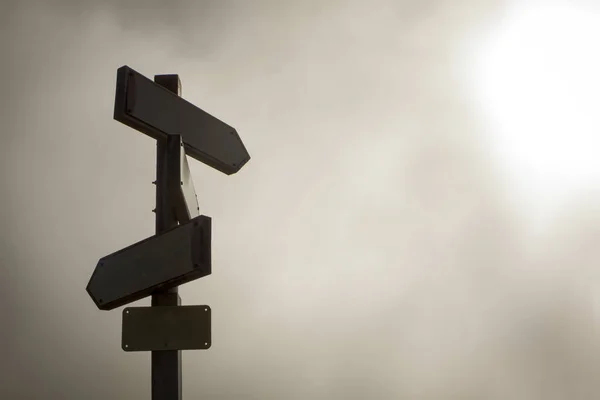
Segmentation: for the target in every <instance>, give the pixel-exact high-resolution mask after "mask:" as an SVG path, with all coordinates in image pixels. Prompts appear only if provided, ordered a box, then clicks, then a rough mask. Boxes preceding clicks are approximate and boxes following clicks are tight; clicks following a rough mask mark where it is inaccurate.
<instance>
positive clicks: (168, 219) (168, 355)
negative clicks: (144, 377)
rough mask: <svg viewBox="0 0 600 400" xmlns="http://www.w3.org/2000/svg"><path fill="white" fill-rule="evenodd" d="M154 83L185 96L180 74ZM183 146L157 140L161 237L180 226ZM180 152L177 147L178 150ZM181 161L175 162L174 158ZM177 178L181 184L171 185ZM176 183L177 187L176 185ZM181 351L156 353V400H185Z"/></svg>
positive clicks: (172, 300)
mask: <svg viewBox="0 0 600 400" xmlns="http://www.w3.org/2000/svg"><path fill="white" fill-rule="evenodd" d="M154 82H156V83H157V84H159V85H161V86H163V87H164V88H166V89H168V90H170V91H172V92H174V93H176V94H177V95H179V96H180V95H181V82H180V81H179V76H177V75H156V76H155V77H154ZM175 139H176V140H177V143H176V146H177V147H179V146H180V143H179V140H180V139H179V136H174V137H171V138H169V139H167V140H157V145H156V234H160V233H162V232H164V231H166V230H168V229H171V228H173V227H176V226H177V225H178V222H177V218H176V216H175V205H174V204H173V200H172V199H173V196H171V195H170V193H169V191H170V189H172V188H173V187H177V186H178V185H179V178H177V177H178V175H179V174H177V171H173V170H172V168H175V166H178V165H179V152H177V151H172V149H173V147H174V145H175V143H174V141H175ZM175 149H176V150H178V149H177V148H175ZM174 157H176V158H177V159H176V160H174V159H173V158H174ZM173 179H177V180H178V182H176V183H174V182H171V181H172V180H173ZM174 184H175V185H174ZM179 305H181V298H180V297H179V294H178V288H177V287H175V288H172V289H169V290H167V291H164V292H160V293H156V294H153V295H152V306H153V307H155V306H156V307H159V306H179ZM181 399H182V394H181V351H179V350H168V351H153V352H152V400H181Z"/></svg>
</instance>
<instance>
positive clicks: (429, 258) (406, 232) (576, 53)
mask: <svg viewBox="0 0 600 400" xmlns="http://www.w3.org/2000/svg"><path fill="white" fill-rule="evenodd" d="M0 22H1V24H2V25H1V30H0V50H1V58H0V66H1V71H0V72H1V74H0V79H1V84H2V91H1V95H0V101H1V106H0V118H1V121H2V142H1V144H0V151H1V153H0V157H1V158H0V160H1V163H2V165H1V170H0V171H1V174H2V175H1V181H0V183H1V186H0V188H1V193H2V207H1V208H0V218H1V219H0V227H1V228H2V240H1V241H0V246H1V248H0V266H1V268H2V278H1V279H0V296H1V297H0V299H1V302H0V304H1V308H0V310H1V313H2V314H1V319H0V321H1V322H0V335H1V336H0V339H1V340H2V350H1V354H2V356H1V357H0V360H1V361H0V362H1V366H0V368H1V369H2V371H3V373H2V374H1V375H0V377H1V378H0V379H1V381H0V385H1V386H0V387H1V395H0V397H2V398H6V399H90V400H94V399H98V400H100V399H149V398H150V355H149V354H143V353H125V352H123V351H122V350H121V348H120V335H121V313H120V309H119V310H115V311H112V312H102V311H98V310H97V309H96V308H95V306H94V304H93V302H92V301H91V299H90V298H89V297H88V295H87V293H86V292H85V286H86V284H87V281H88V279H89V277H90V275H91V273H92V271H93V269H94V267H95V265H96V262H97V260H98V259H99V258H100V257H102V256H104V255H106V254H109V253H111V252H113V251H116V250H118V249H120V248H123V247H125V246H127V245H129V244H132V243H134V242H136V241H138V240H141V239H143V238H145V237H148V236H150V235H152V234H153V229H154V214H152V213H151V210H152V208H154V192H153V191H154V186H153V185H151V181H152V180H153V179H154V172H155V169H154V166H155V164H154V163H155V158H154V157H155V155H154V151H155V143H154V141H153V140H151V139H149V138H148V137H146V136H144V135H142V134H140V133H138V132H136V131H134V130H132V129H130V128H128V127H126V126H124V125H122V124H120V123H118V122H116V121H114V120H113V119H112V109H113V101H114V90H115V77H116V70H117V68H118V67H120V66H122V65H129V66H131V67H132V68H134V69H136V70H138V71H139V72H141V73H142V74H144V75H146V76H148V77H152V76H153V75H154V74H161V73H178V74H180V76H181V79H182V82H183V96H184V97H185V98H186V99H188V100H190V101H191V102H193V103H195V104H197V105H198V106H200V107H202V108H203V109H205V110H207V111H208V112H210V113H212V114H213V115H215V116H217V117H218V118H220V119H223V120H224V121H226V122H227V123H229V124H231V125H233V126H234V127H236V128H237V130H238V132H239V133H240V135H241V137H242V138H243V140H244V142H245V144H246V146H247V148H248V150H249V152H250V154H251V155H252V160H251V161H250V162H249V163H248V164H247V165H246V166H245V167H244V168H243V169H242V171H240V172H239V173H238V174H236V175H233V176H226V175H223V174H221V173H219V172H217V171H213V170H210V169H209V168H208V167H205V166H204V165H201V164H199V163H196V162H193V163H191V168H192V172H193V175H194V179H195V185H196V188H197V190H198V198H199V202H200V207H201V211H202V213H204V214H205V215H209V216H211V217H212V218H213V274H212V275H211V276H209V277H207V278H204V279H201V280H199V281H196V282H193V283H190V284H188V285H185V286H183V287H182V288H181V295H182V298H183V302H184V304H208V305H210V306H211V307H212V309H213V345H212V348H211V349H210V350H209V351H198V352H185V353H184V354H183V368H184V370H183V382H184V383H183V385H184V398H185V399H261V400H262V399H290V400H292V399H419V400H429V399H432V400H433V399H435V400H445V399H456V400H467V399H477V400H480V399H490V400H495V399H511V400H512V399H515V400H520V399H523V400H533V399H543V400H553V399H563V400H566V399H568V400H576V399H581V400H587V399H590V400H592V399H598V398H600V380H599V379H598V376H599V372H600V335H599V333H600V332H599V327H600V309H599V307H600V297H599V295H598V293H600V291H599V289H600V288H599V287H598V286H599V284H600V264H599V262H600V250H599V248H600V246H599V244H600V242H599V240H600V207H599V206H600V196H599V194H598V193H599V189H600V162H598V157H597V155H598V150H599V149H600V142H599V139H598V138H599V132H600V121H599V119H600V117H599V115H600V114H599V113H598V110H600V100H599V96H600V95H599V94H600V78H599V77H598V71H599V70H600V57H599V56H598V51H597V49H598V47H597V42H598V39H599V38H600V29H599V28H598V27H599V26H600V6H599V5H598V4H597V3H596V2H594V1H583V0H581V1H575V0H572V1H567V0H564V1H560V0H555V1H554V0H551V1H543V2H539V1H538V2H536V1H513V2H508V1H501V0H485V1H483V0H455V1H442V0H419V1H417V0H413V1H373V2H364V1H296V2H291V1H290V2H288V1H271V2H267V1H253V2H250V1H237V2H230V1H210V2H209V1H186V2H183V1H168V2H167V1H164V2H160V1H91V0H90V1H79V2H75V1H50V0H48V1H41V0H40V1H26V0H20V1H12V2H11V1H9V2H6V1H4V2H3V3H2V5H1V6H0ZM140 304H148V301H147V300H144V301H142V302H140Z"/></svg>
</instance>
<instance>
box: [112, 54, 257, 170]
mask: <svg viewBox="0 0 600 400" xmlns="http://www.w3.org/2000/svg"><path fill="white" fill-rule="evenodd" d="M114 118H115V119H116V120H117V121H120V122H122V123H124V124H126V125H128V126H130V127H132V128H134V129H137V130H139V131H140V132H143V133H145V134H146V135H148V136H151V137H153V138H155V139H159V140H160V139H164V138H166V137H167V136H168V135H181V137H182V139H183V143H184V146H185V150H186V153H187V154H188V155H189V156H190V157H192V158H195V159H196V160H198V161H200V162H202V163H204V164H206V165H209V166H211V167H213V168H215V169H217V170H219V171H221V172H223V173H225V174H227V175H231V174H234V173H236V172H238V171H239V170H240V169H241V168H242V167H243V166H244V164H246V163H247V162H248V160H250V155H249V154H248V151H247V150H246V147H245V146H244V143H242V140H241V139H240V137H239V135H238V134H237V131H236V130H235V129H234V128H233V127H231V126H229V125H227V124H226V123H224V122H222V121H220V120H219V119H217V118H215V117H213V116H212V115H210V114H208V113H206V112H205V111H203V110H201V109H200V108H198V107H196V106H195V105H193V104H191V103H189V102H188V101H186V100H184V99H183V98H181V97H179V96H177V94H175V93H172V92H170V91H169V90H167V89H165V88H164V87H162V86H160V85H158V84H156V83H154V82H152V81H151V80H150V79H148V78H146V77H145V76H143V75H141V74H140V73H138V72H136V71H134V70H133V69H131V68H129V67H128V66H123V67H121V68H119V69H118V70H117V91H116V96H115V112H114Z"/></svg>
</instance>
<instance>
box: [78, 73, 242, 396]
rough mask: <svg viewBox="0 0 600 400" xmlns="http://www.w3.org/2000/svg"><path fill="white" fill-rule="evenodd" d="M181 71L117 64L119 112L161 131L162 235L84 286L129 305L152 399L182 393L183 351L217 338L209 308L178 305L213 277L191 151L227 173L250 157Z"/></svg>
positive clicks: (101, 264)
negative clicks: (187, 94)
mask: <svg viewBox="0 0 600 400" xmlns="http://www.w3.org/2000/svg"><path fill="white" fill-rule="evenodd" d="M180 96H181V82H180V80H179V76H178V75H156V76H155V77H154V82H152V81H151V80H150V79H148V78H146V77H144V76H143V75H141V74H139V73H138V72H136V71H134V70H132V69H131V68H129V67H127V66H123V67H121V68H119V69H118V71H117V90H116V95H115V110H114V118H115V119H116V120H117V121H120V122H122V123H124V124H126V125H128V126H130V127H132V128H134V129H137V130H138V131H140V132H142V133H145V134H146V135H148V136H150V137H152V138H154V139H156V141H157V146H156V150H157V155H156V181H155V182H154V183H155V184H156V209H155V210H154V211H155V212H156V234H155V235H154V236H152V237H149V238H147V239H145V240H142V241H140V242H138V243H136V244H133V245H131V246H128V247H126V248H124V249H122V250H119V251H117V252H115V253H113V254H110V255H108V256H106V257H103V258H101V259H100V260H99V261H98V264H97V265H96V269H95V270H94V272H93V274H92V277H91V278H90V281H89V283H88V285H87V291H88V294H89V295H90V297H91V298H92V300H93V301H94V303H95V304H96V306H97V307H98V308H99V309H101V310H112V309H114V308H117V307H120V306H123V305H126V304H129V303H131V302H134V301H136V300H140V299H142V298H144V297H147V296H152V303H151V304H152V305H151V307H127V308H125V309H124V310H123V326H122V329H123V330H122V343H121V345H122V348H123V350H125V351H151V352H152V399H153V400H181V399H182V393H181V350H200V349H208V348H209V347H210V345H211V309H210V307H209V306H205V305H204V306H181V298H180V297H179V293H178V286H179V285H182V284H184V283H187V282H190V281H192V280H195V279H198V278H201V277H203V276H206V275H210V274H211V272H212V264H211V219H210V217H207V216H204V215H200V212H199V211H200V209H199V206H198V200H197V196H196V191H195V189H194V184H193V182H192V179H191V174H190V171H189V167H188V163H187V157H186V154H187V155H189V156H190V157H192V158H194V159H196V160H198V161H200V162H203V163H204V164H206V165H208V166H210V167H213V168H215V169H217V170H219V171H221V172H223V173H225V174H227V175H231V174H234V173H236V172H237V171H239V170H240V169H241V168H242V167H243V166H244V165H245V164H246V163H247V162H248V160H250V155H249V154H248V152H247V150H246V148H245V147H244V144H243V143H242V141H241V139H240V137H239V135H238V134H237V131H236V130H235V129H234V128H232V127H231V126H229V125H227V124H225V123H224V122H222V121H220V120H218V119H217V118H215V117H213V116H212V115H210V114H208V113H206V112H205V111H203V110H201V109H200V108H198V107H196V106H194V105H193V104H191V103H189V102H187V101H186V100H184V99H182V98H181V97H180Z"/></svg>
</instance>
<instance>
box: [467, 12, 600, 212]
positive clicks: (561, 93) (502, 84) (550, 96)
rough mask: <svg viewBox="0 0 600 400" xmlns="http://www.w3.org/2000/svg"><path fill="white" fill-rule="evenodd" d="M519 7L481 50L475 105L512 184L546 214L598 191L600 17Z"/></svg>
mask: <svg viewBox="0 0 600 400" xmlns="http://www.w3.org/2000/svg"><path fill="white" fill-rule="evenodd" d="M519 5H520V6H518V7H515V8H513V9H512V10H511V12H509V13H508V14H507V15H506V16H505V18H504V19H503V20H502V21H501V22H500V24H499V26H498V27H496V30H495V31H494V33H493V34H492V35H490V38H489V40H487V41H485V42H484V43H483V46H482V48H480V50H479V52H480V53H479V60H478V63H476V64H477V66H476V68H477V70H476V71H475V73H476V76H477V79H476V91H477V94H478V99H477V102H478V104H480V106H481V107H482V108H483V111H484V113H485V115H486V117H487V118H489V122H491V124H490V125H491V132H492V133H493V135H492V142H491V143H492V146H493V147H494V154H495V155H496V156H498V159H499V160H500V161H501V164H502V167H503V169H504V171H506V172H508V177H509V179H510V180H511V184H512V185H514V186H513V187H516V188H517V191H519V190H520V194H522V195H523V196H522V198H523V199H525V200H526V201H527V202H528V204H529V205H530V206H531V205H533V206H534V207H535V209H536V210H538V211H539V212H542V213H547V212H552V211H553V210H554V208H555V207H556V206H558V205H560V203H562V202H563V201H565V200H568V198H569V197H570V196H572V195H577V194H581V193H582V191H588V190H590V189H593V188H598V186H599V185H600V156H599V150H600V52H599V51H598V40H599V39H600V12H599V10H598V9H595V10H593V9H591V7H586V6H585V5H581V4H577V3H576V2H566V1H544V2H537V3H531V2H530V3H528V4H527V5H524V4H523V3H522V2H520V3H519Z"/></svg>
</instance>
